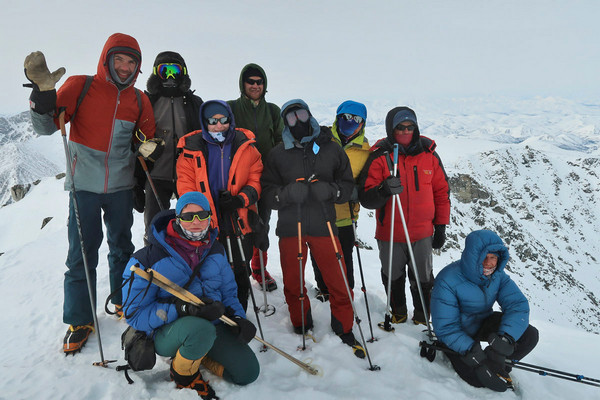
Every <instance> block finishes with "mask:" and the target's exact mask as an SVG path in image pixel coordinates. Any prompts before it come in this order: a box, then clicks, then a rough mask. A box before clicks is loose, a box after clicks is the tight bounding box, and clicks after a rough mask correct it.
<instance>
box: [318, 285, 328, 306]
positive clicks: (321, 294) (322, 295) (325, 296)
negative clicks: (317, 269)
mask: <svg viewBox="0 0 600 400" xmlns="http://www.w3.org/2000/svg"><path fill="white" fill-rule="evenodd" d="M315 290H316V291H317V294H316V295H315V298H316V299H317V300H319V301H320V302H321V303H325V302H326V301H329V293H327V292H325V291H322V290H321V289H319V288H315Z"/></svg>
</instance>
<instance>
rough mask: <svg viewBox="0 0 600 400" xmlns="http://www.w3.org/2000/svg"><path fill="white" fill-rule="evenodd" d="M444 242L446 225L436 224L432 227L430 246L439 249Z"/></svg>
mask: <svg viewBox="0 0 600 400" xmlns="http://www.w3.org/2000/svg"><path fill="white" fill-rule="evenodd" d="M444 243H446V225H436V226H435V227H434V228H433V240H432V241H431V247H432V248H434V249H441V248H442V246H443V245H444Z"/></svg>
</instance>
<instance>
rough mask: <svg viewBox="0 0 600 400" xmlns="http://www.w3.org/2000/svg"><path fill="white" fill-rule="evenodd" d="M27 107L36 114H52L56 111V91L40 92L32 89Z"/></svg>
mask: <svg viewBox="0 0 600 400" xmlns="http://www.w3.org/2000/svg"><path fill="white" fill-rule="evenodd" d="M29 107H30V108H31V109H32V110H33V111H35V112H36V113H38V114H47V113H53V112H54V110H55V109H56V90H46V91H44V92H40V91H39V90H35V89H33V90H32V91H31V95H30V96H29Z"/></svg>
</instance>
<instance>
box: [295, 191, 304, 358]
mask: <svg viewBox="0 0 600 400" xmlns="http://www.w3.org/2000/svg"><path fill="white" fill-rule="evenodd" d="M297 220H298V268H299V269H300V271H299V276H300V296H299V297H298V299H299V300H300V313H301V314H302V350H306V330H305V327H306V326H305V325H306V323H305V321H304V271H303V268H302V261H303V256H302V205H301V204H300V203H297Z"/></svg>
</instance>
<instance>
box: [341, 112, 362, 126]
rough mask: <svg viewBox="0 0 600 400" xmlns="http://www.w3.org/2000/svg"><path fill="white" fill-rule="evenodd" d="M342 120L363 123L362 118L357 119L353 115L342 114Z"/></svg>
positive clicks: (357, 117)
mask: <svg viewBox="0 0 600 400" xmlns="http://www.w3.org/2000/svg"><path fill="white" fill-rule="evenodd" d="M342 118H344V119H345V120H346V121H352V120H354V122H356V123H357V124H360V123H361V122H363V117H359V116H358V115H354V114H348V113H346V114H342Z"/></svg>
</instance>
